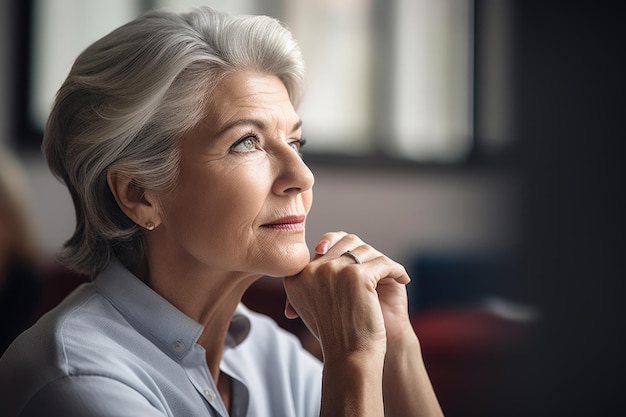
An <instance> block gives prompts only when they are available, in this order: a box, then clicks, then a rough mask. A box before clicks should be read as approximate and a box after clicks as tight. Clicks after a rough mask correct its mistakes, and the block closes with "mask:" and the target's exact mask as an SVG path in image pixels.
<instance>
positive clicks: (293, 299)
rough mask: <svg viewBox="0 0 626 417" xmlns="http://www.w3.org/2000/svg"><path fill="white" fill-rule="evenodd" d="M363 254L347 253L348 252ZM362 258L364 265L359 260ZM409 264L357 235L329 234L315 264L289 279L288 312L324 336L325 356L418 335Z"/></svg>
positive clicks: (373, 347) (381, 348) (379, 348)
mask: <svg viewBox="0 0 626 417" xmlns="http://www.w3.org/2000/svg"><path fill="white" fill-rule="evenodd" d="M348 250H349V251H350V252H352V253H353V254H354V255H355V256H356V257H357V258H356V259H355V258H353V257H351V256H342V254H344V253H345V252H346V251H348ZM357 259H358V262H361V263H357ZM409 281H410V278H409V276H408V274H407V272H406V270H405V268H404V267H403V266H402V265H400V264H399V263H397V262H394V261H392V260H391V259H389V258H388V257H387V256H385V255H383V254H382V253H380V252H379V251H377V250H376V249H374V248H373V247H371V246H370V245H368V244H366V243H364V242H363V241H362V240H361V239H360V238H358V237H357V236H355V235H352V234H347V233H345V232H334V233H327V234H325V235H324V236H322V238H321V239H320V240H319V242H318V244H317V245H316V247H315V255H314V257H313V259H312V260H311V262H310V263H309V264H308V265H307V266H305V267H304V269H303V270H302V271H301V272H300V273H298V274H297V275H294V276H290V277H285V280H284V286H285V291H286V293H287V305H286V308H285V315H286V316H287V317H289V318H296V317H298V316H299V317H300V318H301V319H302V320H303V321H304V323H305V324H306V325H307V327H308V328H309V330H310V331H311V332H312V333H313V334H314V335H315V337H317V338H318V340H319V341H320V344H321V347H322V353H323V355H324V360H325V361H328V360H332V359H339V360H340V359H342V358H344V357H346V356H347V355H351V354H353V353H365V354H368V353H371V352H379V353H381V354H383V355H384V353H385V351H386V349H387V346H388V343H389V342H390V341H392V340H395V339H398V338H402V337H404V336H407V335H408V336H409V337H415V335H414V333H413V330H412V327H411V324H410V321H409V317H408V307H407V293H406V287H405V285H406V284H407V283H409Z"/></svg>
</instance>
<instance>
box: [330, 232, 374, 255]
mask: <svg viewBox="0 0 626 417" xmlns="http://www.w3.org/2000/svg"><path fill="white" fill-rule="evenodd" d="M363 245H365V243H364V242H363V241H362V240H361V238H359V237H358V236H357V235H354V234H352V233H343V235H342V236H341V238H340V239H338V240H337V241H336V242H335V243H334V244H333V245H332V246H331V247H330V248H329V249H328V250H327V251H326V254H327V255H328V256H330V257H333V256H334V257H339V256H341V254H342V253H344V252H345V251H347V250H350V251H353V250H355V249H356V248H358V247H360V246H363ZM365 246H367V247H369V246H368V245H365Z"/></svg>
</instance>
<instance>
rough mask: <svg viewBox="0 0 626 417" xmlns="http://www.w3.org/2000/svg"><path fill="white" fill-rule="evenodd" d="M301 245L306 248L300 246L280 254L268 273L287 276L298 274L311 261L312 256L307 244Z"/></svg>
mask: <svg viewBox="0 0 626 417" xmlns="http://www.w3.org/2000/svg"><path fill="white" fill-rule="evenodd" d="M301 246H303V247H304V249H302V247H298V248H297V249H296V250H289V251H285V252H284V253H282V254H280V256H277V258H276V259H275V261H274V265H273V266H274V267H273V268H271V271H268V272H267V273H266V275H269V276H275V277H285V276H291V275H296V274H297V273H299V272H300V271H302V270H303V269H304V267H305V266H307V264H308V263H309V262H310V259H311V258H310V254H309V250H308V248H307V247H306V245H301ZM268 269H270V268H268Z"/></svg>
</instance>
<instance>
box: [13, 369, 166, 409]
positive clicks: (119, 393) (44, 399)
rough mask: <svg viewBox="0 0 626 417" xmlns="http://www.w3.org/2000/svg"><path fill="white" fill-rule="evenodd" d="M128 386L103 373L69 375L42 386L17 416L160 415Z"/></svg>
mask: <svg viewBox="0 0 626 417" xmlns="http://www.w3.org/2000/svg"><path fill="white" fill-rule="evenodd" d="M165 415H166V414H165V413H164V412H163V411H161V410H159V409H158V408H156V407H155V406H154V405H152V404H150V402H149V401H148V399H146V398H145V397H144V396H142V395H141V394H140V393H139V392H137V391H135V390H134V389H132V388H131V387H129V386H128V385H125V384H123V383H121V382H119V381H116V380H114V379H111V378H107V377H102V376H71V377H63V378H60V379H57V380H55V381H53V382H51V383H50V384H48V385H46V386H44V387H43V388H42V389H41V390H39V392H37V394H36V395H35V396H33V397H32V398H31V400H30V401H29V402H28V404H27V405H26V407H25V408H24V410H23V411H22V413H21V414H20V417H39V416H47V417H68V416H90V417H126V416H127V417H131V416H142V417H163V416H165Z"/></svg>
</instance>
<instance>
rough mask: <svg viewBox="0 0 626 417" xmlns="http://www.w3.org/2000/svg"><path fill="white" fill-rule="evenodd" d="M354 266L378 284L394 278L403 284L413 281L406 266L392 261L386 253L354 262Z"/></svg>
mask: <svg viewBox="0 0 626 417" xmlns="http://www.w3.org/2000/svg"><path fill="white" fill-rule="evenodd" d="M354 268H359V269H360V270H362V272H363V273H364V274H366V276H368V277H369V278H370V279H372V280H373V281H374V282H375V283H376V284H379V283H381V284H382V283H385V281H389V280H393V281H395V282H397V283H399V284H402V285H406V284H408V283H409V282H411V278H410V277H409V274H408V273H407V272H406V269H405V268H404V266H402V265H400V264H399V263H397V262H394V261H392V260H391V259H389V258H387V257H386V256H384V255H380V256H377V257H375V258H373V259H370V260H367V261H365V262H363V263H362V264H354Z"/></svg>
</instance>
